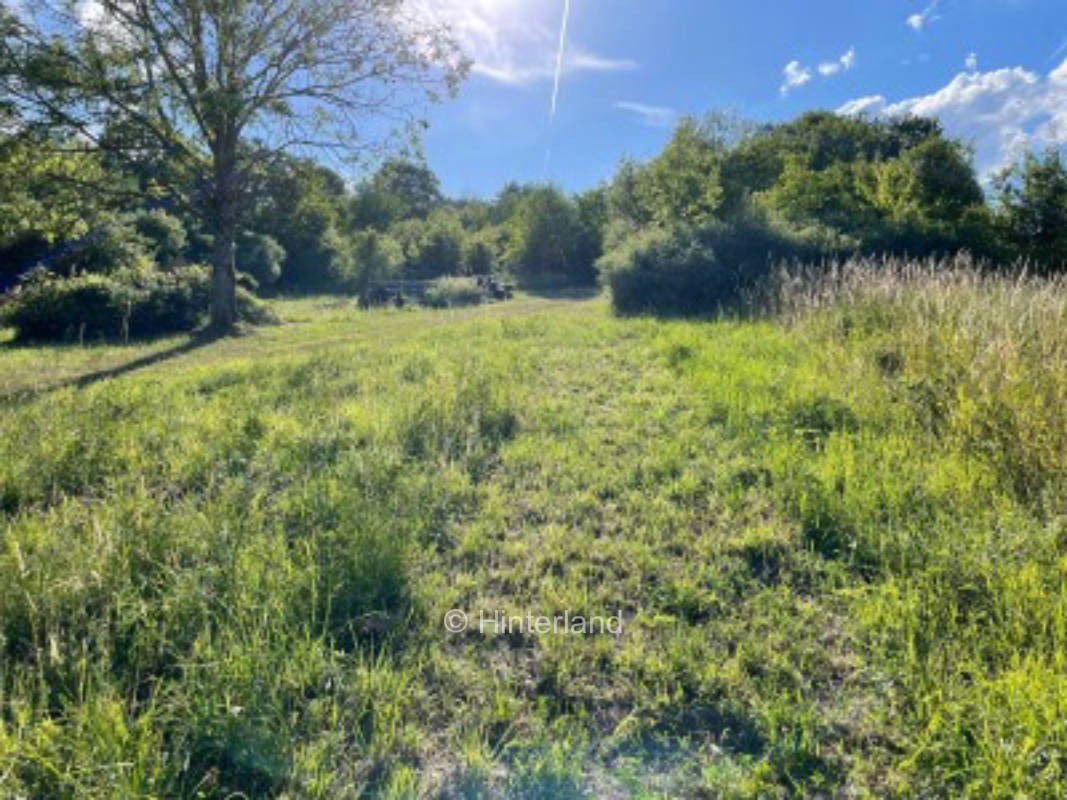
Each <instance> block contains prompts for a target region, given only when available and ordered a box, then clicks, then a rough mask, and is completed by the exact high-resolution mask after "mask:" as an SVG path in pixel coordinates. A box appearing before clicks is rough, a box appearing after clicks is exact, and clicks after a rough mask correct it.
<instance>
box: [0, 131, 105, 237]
mask: <svg viewBox="0 0 1067 800" xmlns="http://www.w3.org/2000/svg"><path fill="white" fill-rule="evenodd" d="M104 176H105V171H104V169H103V167H102V165H101V162H100V159H99V157H97V156H95V155H93V154H90V153H84V152H62V147H61V145H60V143H57V142H51V141H43V142H34V141H30V140H26V139H16V138H13V137H3V138H2V140H0V250H7V249H8V248H10V247H11V246H12V245H14V244H16V243H18V242H20V241H25V240H27V239H39V240H41V241H43V242H44V243H45V244H46V245H52V244H55V243H56V242H61V241H66V240H69V239H76V238H79V237H80V236H82V235H84V234H85V233H86V232H87V230H88V228H89V226H90V225H92V224H94V222H95V218H96V215H97V214H99V213H101V212H102V211H104V210H105V208H106V204H105V203H103V202H102V201H101V198H100V196H99V195H98V194H95V193H93V192H86V191H85V190H84V188H83V183H84V184H92V182H93V181H99V180H103V179H104Z"/></svg>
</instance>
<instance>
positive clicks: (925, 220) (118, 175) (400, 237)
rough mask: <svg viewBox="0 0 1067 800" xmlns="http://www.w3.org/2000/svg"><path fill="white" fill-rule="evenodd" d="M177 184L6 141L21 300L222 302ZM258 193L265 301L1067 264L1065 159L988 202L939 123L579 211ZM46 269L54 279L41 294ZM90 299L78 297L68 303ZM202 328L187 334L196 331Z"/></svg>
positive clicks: (718, 127) (781, 142)
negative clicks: (481, 280) (889, 261)
mask: <svg viewBox="0 0 1067 800" xmlns="http://www.w3.org/2000/svg"><path fill="white" fill-rule="evenodd" d="M173 169H175V167H174V165H173V164H169V163H167V162H166V161H162V160H148V161H145V162H141V163H137V164H135V165H134V166H131V164H130V162H129V161H124V162H122V163H110V162H108V161H107V160H106V159H105V158H103V157H101V156H99V155H94V154H92V153H79V152H72V151H71V150H70V148H69V147H68V148H57V149H56V151H55V152H52V151H51V150H49V148H47V147H43V146H42V145H41V143H36V144H33V145H30V144H28V143H26V142H24V141H21V140H19V139H16V138H11V139H9V140H7V141H6V142H0V288H4V287H10V286H12V285H15V284H16V283H17V282H18V281H19V280H21V281H22V282H23V285H24V286H25V287H33V286H36V287H38V288H39V289H40V287H47V288H48V294H47V297H46V300H47V302H42V303H38V304H37V306H35V307H34V308H35V311H34V313H35V314H36V315H37V316H39V317H40V316H43V317H46V318H49V317H56V318H57V319H56V320H53V322H52V324H51V325H50V326H44V327H48V330H44V328H43V327H42V326H41V325H37V328H38V330H37V331H36V332H37V333H38V334H41V335H53V336H54V335H59V333H58V332H59V331H65V332H66V333H67V334H69V333H70V327H71V325H75V323H78V320H76V319H65V317H66V316H68V315H71V314H73V315H74V316H75V317H76V316H77V315H78V314H79V313H81V315H82V316H83V317H89V318H91V319H95V318H96V317H99V318H100V322H99V324H90V325H89V327H90V330H92V329H94V328H97V329H99V330H100V331H101V332H103V333H105V334H114V333H115V330H114V329H115V325H116V324H118V323H117V322H116V320H118V319H119V318H120V317H122V315H123V314H125V317H126V318H124V319H123V321H122V324H128V322H129V320H128V317H129V316H130V313H131V312H130V310H129V309H130V308H131V307H132V306H131V303H132V302H133V301H131V300H130V296H131V295H130V293H129V289H130V287H131V286H134V287H138V286H139V287H141V288H142V289H143V290H144V291H148V292H149V293H150V294H151V295H152V297H153V298H154V300H153V301H152V304H153V307H162V306H165V305H166V304H167V302H168V292H169V291H171V290H172V288H173V287H174V286H180V287H181V295H180V297H178V296H177V295H176V299H183V301H184V302H186V303H187V304H190V305H195V304H196V303H198V302H200V298H201V296H202V295H203V293H204V291H206V289H204V288H203V287H204V282H205V281H206V280H207V271H206V270H200V271H197V270H198V268H197V266H196V265H198V264H200V263H202V262H207V261H209V260H210V259H211V255H212V250H213V247H214V242H213V240H212V237H211V235H210V233H208V232H207V229H206V228H205V227H204V225H205V223H204V220H205V215H204V214H203V213H202V211H201V210H200V209H199V208H198V206H197V203H196V202H195V195H196V191H197V189H196V187H195V186H190V187H188V192H187V194H186V196H185V197H184V198H179V197H176V196H175V195H174V194H173V192H167V191H164V190H163V189H161V188H160V187H163V186H167V187H174V186H180V185H181V184H182V181H181V176H175V175H171V174H169V173H168V171H169V170H173ZM242 177H243V180H242V182H241V183H242V186H243V194H244V196H243V203H242V205H243V214H242V223H241V230H240V234H239V236H238V237H237V244H236V262H237V266H238V269H239V270H240V272H241V273H242V276H243V277H242V283H243V285H244V286H245V288H246V289H247V290H249V291H255V292H258V293H260V294H267V295H269V294H273V293H276V292H286V293H301V292H345V293H350V294H360V293H363V292H365V291H366V290H367V288H368V287H369V286H370V285H371V284H373V283H375V282H378V281H382V280H387V279H390V278H407V279H432V278H437V277H440V276H446V275H479V274H489V273H506V274H508V275H510V276H512V277H513V278H515V279H518V280H519V281H524V282H541V281H551V282H556V283H564V282H566V283H592V282H594V281H595V280H596V279H597V277H598V275H599V277H600V279H601V280H602V281H603V282H604V283H606V284H607V285H609V286H610V287H611V289H612V295H613V300H614V303H615V306H616V308H617V309H618V310H619V311H622V312H642V311H652V312H658V313H704V312H708V311H713V310H714V309H716V308H718V307H722V306H724V305H730V304H733V303H736V302H737V301H738V299H739V298H741V297H743V296H744V295H745V294H746V292H748V291H750V290H751V289H753V288H754V287H757V286H758V285H759V284H760V281H761V280H762V278H763V277H764V276H766V274H767V272H768V271H769V270H770V268H771V266H772V265H773V264H774V263H777V262H781V261H806V262H812V261H820V260H826V259H831V258H835V257H843V256H851V255H856V254H862V255H869V254H894V255H905V256H913V257H922V256H929V255H935V254H936V255H949V254H954V253H957V252H959V251H968V252H970V253H971V254H973V255H974V256H975V257H976V258H978V259H979V260H984V261H986V262H988V263H989V264H992V265H1005V264H1013V263H1016V262H1019V261H1025V262H1026V263H1027V265H1028V266H1029V268H1030V270H1031V271H1033V272H1038V273H1049V272H1055V271H1059V270H1061V269H1062V268H1063V266H1064V265H1065V264H1067V170H1065V169H1064V165H1063V163H1062V160H1061V158H1060V156H1059V154H1058V153H1056V152H1054V151H1050V152H1048V153H1046V154H1043V155H1040V156H1029V157H1027V158H1026V159H1025V161H1024V162H1022V163H1021V164H1019V165H1017V166H1015V167H1014V168H1012V169H1009V170H1007V171H1005V172H1004V173H1002V174H1001V175H999V176H997V177H996V179H995V180H994V181H993V183H992V185H991V187H989V190H988V191H983V187H982V186H981V185H980V183H979V180H978V177H977V175H976V173H975V170H974V167H973V164H972V158H971V153H970V152H969V151H968V150H967V148H966V147H965V146H964V145H963V144H962V143H960V142H958V141H955V140H953V139H951V138H949V137H947V136H946V135H945V133H944V131H943V130H942V129H941V127H940V125H939V124H938V123H937V122H936V121H933V120H928V119H920V118H905V119H895V120H878V119H862V118H855V117H843V116H838V115H835V114H831V113H810V114H805V115H804V116H802V117H800V118H798V119H796V120H794V121H791V122H787V123H784V124H776V125H763V126H750V125H744V124H740V123H737V122H733V121H727V120H724V118H722V117H719V116H714V115H710V116H708V117H707V118H705V119H702V120H697V119H686V120H684V121H682V122H681V124H680V125H679V126H678V127H677V128H676V130H675V131H674V133H673V135H672V137H671V139H670V140H669V142H668V143H667V144H666V146H665V147H664V149H663V150H662V151H661V152H660V154H659V155H657V156H656V157H655V158H653V159H651V160H649V161H647V162H644V163H639V162H636V161H632V160H625V161H623V163H622V164H621V165H620V167H619V169H618V171H617V173H616V175H615V176H614V177H613V179H612V180H611V181H609V182H607V183H605V184H603V185H601V186H598V187H596V188H594V189H591V190H589V191H586V192H583V193H581V194H577V195H574V196H567V195H565V194H564V193H563V192H561V191H560V190H558V189H557V188H555V187H553V186H548V185H519V184H508V185H507V186H505V187H504V188H503V190H502V191H501V192H500V193H499V194H498V195H497V196H496V197H495V198H493V199H491V200H480V199H451V198H447V197H445V196H444V195H443V193H442V191H441V188H440V185H439V182H438V180H437V177H436V176H435V175H434V174H433V172H432V171H431V170H430V169H429V168H428V167H427V166H425V165H424V164H422V163H418V162H413V161H407V160H400V159H394V160H390V161H387V162H385V163H384V164H383V165H382V166H381V167H380V168H379V169H377V170H376V171H375V172H374V173H373V174H371V175H369V176H368V177H366V179H364V180H363V181H362V182H360V183H359V184H356V185H354V186H353V185H348V184H346V182H345V181H344V180H343V179H342V178H341V177H340V176H339V175H338V174H337V173H336V172H334V171H332V170H330V169H327V168H325V167H323V166H321V165H319V164H317V163H315V162H312V161H309V160H305V159H300V158H296V157H291V156H285V157H281V158H277V159H274V160H272V161H269V162H264V163H259V164H258V165H257V166H256V167H255V169H254V170H253V172H252V173H251V174H247V175H244V176H242ZM86 186H93V187H100V186H109V187H111V189H110V190H109V191H99V190H96V191H92V192H88V191H86V190H85V187H86ZM38 264H39V265H41V266H43V268H44V270H45V271H42V270H37V271H36V272H35V273H34V274H33V275H32V276H31V278H30V279H27V278H26V277H25V275H26V273H27V271H28V270H30V268H32V267H34V265H38ZM145 287H147V288H145ZM168 287H171V288H168ZM191 287H192V288H191ZM75 289H77V291H78V292H80V294H78V296H77V297H75V298H74V299H73V300H71V298H70V297H68V296H66V295H65V294H64V293H65V292H67V293H68V294H69V292H71V291H74V290H75ZM194 289H195V291H194ZM29 291H30V290H29V288H27V289H26V290H25V292H23V294H25V293H26V292H29ZM175 291H177V290H175ZM142 294H143V292H142ZM135 295H136V293H135ZM85 296H89V297H91V298H96V299H95V301H94V302H97V305H98V306H99V308H97V309H96V311H94V312H93V313H88V312H85V311H79V309H80V307H81V304H82V303H83V302H84V301H85ZM141 296H142V295H136V297H138V298H139V297H141ZM145 296H147V295H145ZM205 296H206V295H205ZM57 298H58V299H57ZM38 299H40V298H38ZM61 301H62V302H61ZM138 302H139V301H138ZM123 304H125V308H126V311H125V312H123V311H122V308H123V307H124V306H123ZM244 305H245V306H246V307H249V308H250V307H251V306H249V305H248V303H247V302H245V303H244ZM193 310H195V309H193ZM193 310H191V311H190V312H189V313H183V314H182V315H171V316H170V319H172V320H174V319H180V320H181V325H184V324H185V322H186V321H187V319H188V318H190V317H192V316H195V314H194V313H193ZM78 324H80V325H84V324H85V320H84V319H82V320H81V322H80V323H78ZM173 324H174V325H178V324H179V323H177V322H175V323H173ZM23 325H24V327H30V328H32V327H34V325H33V323H32V320H31V321H29V322H27V321H26V319H23ZM144 327H145V331H142V332H156V331H157V328H158V329H159V330H162V329H166V328H167V326H166V325H164V326H162V327H160V326H153V325H151V324H146V325H145V326H144Z"/></svg>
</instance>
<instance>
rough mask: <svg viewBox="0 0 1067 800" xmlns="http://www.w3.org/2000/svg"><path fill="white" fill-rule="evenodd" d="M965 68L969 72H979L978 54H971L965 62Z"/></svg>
mask: <svg viewBox="0 0 1067 800" xmlns="http://www.w3.org/2000/svg"><path fill="white" fill-rule="evenodd" d="M963 66H964V67H966V68H967V71H968V72H977V71H978V54H977V53H971V54H970V55H968V56H967V60H966V61H964V62H963Z"/></svg>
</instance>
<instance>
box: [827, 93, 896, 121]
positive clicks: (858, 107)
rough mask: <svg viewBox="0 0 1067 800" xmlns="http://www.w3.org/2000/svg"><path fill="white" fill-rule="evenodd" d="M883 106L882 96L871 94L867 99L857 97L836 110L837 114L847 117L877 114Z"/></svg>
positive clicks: (884, 103)
mask: <svg viewBox="0 0 1067 800" xmlns="http://www.w3.org/2000/svg"><path fill="white" fill-rule="evenodd" d="M885 105H886V102H885V98H884V97H883V96H882V95H880V94H872V95H870V96H869V97H857V98H856V99H855V100H849V101H848V102H847V103H845V104H844V105H843V106H841V108H839V109H837V113H838V114H845V115H849V116H855V115H859V114H877V113H878V112H880V111H882V109H884V108H885Z"/></svg>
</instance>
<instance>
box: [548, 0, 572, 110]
mask: <svg viewBox="0 0 1067 800" xmlns="http://www.w3.org/2000/svg"><path fill="white" fill-rule="evenodd" d="M570 20H571V0H563V24H562V25H560V28H559V50H557V51H556V82H555V85H553V87H552V108H551V109H550V110H549V112H548V121H549V122H550V123H551V122H552V120H554V119H555V118H556V101H557V100H559V79H560V77H561V76H562V75H563V51H564V49H565V48H566V47H567V25H568V24H569V23H570Z"/></svg>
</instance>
